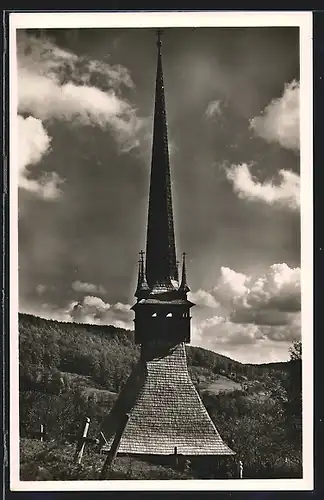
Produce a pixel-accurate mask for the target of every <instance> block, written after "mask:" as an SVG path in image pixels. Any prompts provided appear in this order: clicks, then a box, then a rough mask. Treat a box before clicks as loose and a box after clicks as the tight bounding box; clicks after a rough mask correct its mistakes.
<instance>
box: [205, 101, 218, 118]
mask: <svg viewBox="0 0 324 500" xmlns="http://www.w3.org/2000/svg"><path fill="white" fill-rule="evenodd" d="M221 104H222V103H221V101H220V100H215V101H211V102H210V103H209V104H208V106H207V108H206V111H205V114H204V116H205V118H207V119H208V118H212V117H213V116H221V115H222V113H223V112H222V108H221Z"/></svg>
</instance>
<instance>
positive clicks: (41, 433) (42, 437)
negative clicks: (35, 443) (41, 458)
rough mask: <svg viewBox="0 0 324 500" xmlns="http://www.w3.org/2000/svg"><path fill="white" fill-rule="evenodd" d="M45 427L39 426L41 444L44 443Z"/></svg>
mask: <svg viewBox="0 0 324 500" xmlns="http://www.w3.org/2000/svg"><path fill="white" fill-rule="evenodd" d="M44 434H45V433H44V425H43V424H40V426H39V439H40V440H41V442H43V441H44Z"/></svg>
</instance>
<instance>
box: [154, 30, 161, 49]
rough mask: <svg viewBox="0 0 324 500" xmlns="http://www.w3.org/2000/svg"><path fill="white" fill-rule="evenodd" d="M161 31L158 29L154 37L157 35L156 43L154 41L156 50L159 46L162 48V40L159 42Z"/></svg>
mask: <svg viewBox="0 0 324 500" xmlns="http://www.w3.org/2000/svg"><path fill="white" fill-rule="evenodd" d="M162 32H163V31H162V30H161V29H160V28H158V29H157V30H156V35H157V41H156V45H157V46H158V48H159V49H160V48H161V46H162V40H161V35H162Z"/></svg>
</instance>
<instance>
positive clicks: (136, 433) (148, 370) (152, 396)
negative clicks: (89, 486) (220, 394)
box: [102, 343, 235, 456]
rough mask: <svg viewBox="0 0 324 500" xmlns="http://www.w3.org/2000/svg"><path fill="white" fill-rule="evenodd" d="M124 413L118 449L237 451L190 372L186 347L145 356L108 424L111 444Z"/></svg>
mask: <svg viewBox="0 0 324 500" xmlns="http://www.w3.org/2000/svg"><path fill="white" fill-rule="evenodd" d="M125 413H128V414H129V419H128V423H127V425H126V427H125V429H124V431H123V434H122V437H121V441H120V445H119V450H118V452H119V453H126V454H132V455H136V454H145V455H171V454H173V453H174V449H175V447H177V453H179V454H183V455H186V456H194V455H234V454H235V453H234V452H233V451H232V450H231V449H230V448H229V447H228V446H227V445H226V444H225V443H224V441H223V440H222V438H221V437H220V435H219V433H218V431H217V429H216V427H215V425H214V424H213V422H212V420H211V418H210V416H209V414H208V412H207V410H206V408H205V406H204V405H203V402H202V401H201V399H200V397H199V394H198V393H197V391H196V389H195V387H194V385H193V383H192V381H191V379H190V376H189V373H188V368H187V360H186V351H185V345H184V344H183V343H182V344H178V345H177V346H175V347H174V348H173V350H171V352H169V353H168V354H167V355H165V356H164V355H163V356H161V357H154V358H153V359H150V360H145V359H141V360H140V361H139V363H138V364H137V366H136V367H135V369H134V370H133V372H132V373H131V375H130V377H129V379H128V381H127V382H126V384H125V386H124V388H123V390H122V391H121V393H120V395H119V397H118V399H117V401H116V403H115V406H114V407H113V409H112V410H111V412H110V414H109V415H108V417H107V418H106V419H105V421H104V423H103V428H102V430H103V432H104V434H105V437H106V439H107V440H108V443H109V445H108V446H109V447H110V445H111V443H112V441H113V439H114V435H115V433H116V431H117V429H118V425H120V422H121V420H122V417H123V415H125Z"/></svg>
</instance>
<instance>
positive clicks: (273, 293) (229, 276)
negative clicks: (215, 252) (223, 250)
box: [212, 263, 301, 313]
mask: <svg viewBox="0 0 324 500" xmlns="http://www.w3.org/2000/svg"><path fill="white" fill-rule="evenodd" d="M212 292H213V295H214V296H215V297H216V299H217V300H218V301H219V302H220V303H221V304H222V305H224V307H227V308H228V310H230V311H234V310H235V311H237V310H238V309H242V308H245V309H252V308H253V309H257V310H260V309H262V308H263V309H271V310H273V311H274V310H277V311H281V312H287V313H290V312H296V311H299V310H300V304H301V292H300V268H299V267H297V268H290V267H289V266H288V265H287V264H285V263H281V264H273V265H272V266H270V268H269V269H268V270H267V271H266V272H265V273H264V274H262V275H261V276H254V277H252V276H246V275H245V274H242V273H237V272H236V271H233V270H232V269H229V268H227V267H222V268H221V276H220V278H219V280H218V283H217V285H216V286H215V287H214V289H213V291H212Z"/></svg>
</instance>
